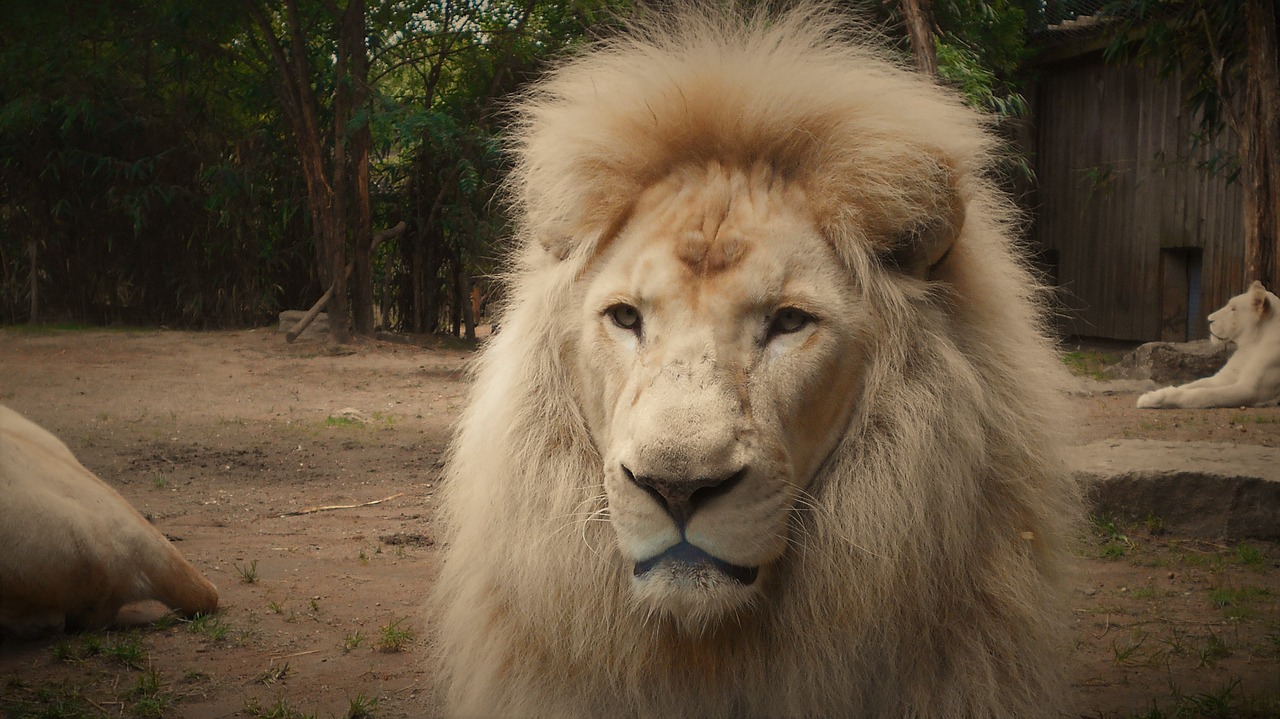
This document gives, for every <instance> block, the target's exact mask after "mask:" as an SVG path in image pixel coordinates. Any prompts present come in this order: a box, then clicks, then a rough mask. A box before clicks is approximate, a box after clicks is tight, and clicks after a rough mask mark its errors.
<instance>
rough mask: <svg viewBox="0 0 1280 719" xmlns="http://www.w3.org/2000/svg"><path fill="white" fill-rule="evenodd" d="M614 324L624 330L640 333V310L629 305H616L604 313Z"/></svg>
mask: <svg viewBox="0 0 1280 719" xmlns="http://www.w3.org/2000/svg"><path fill="white" fill-rule="evenodd" d="M604 313H605V314H607V315H609V319H611V320H613V323H614V324H615V325H617V326H619V327H621V328H622V329H624V330H631V331H632V332H639V331H640V310H638V309H636V308H634V307H632V306H631V305H627V304H616V305H614V306H612V307H610V308H609V309H607V310H605V311H604Z"/></svg>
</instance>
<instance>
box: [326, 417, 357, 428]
mask: <svg viewBox="0 0 1280 719" xmlns="http://www.w3.org/2000/svg"><path fill="white" fill-rule="evenodd" d="M324 426H326V427H354V428H356V429H360V428H362V427H364V423H363V422H361V421H360V420H358V419H354V418H352V417H340V416H337V415H331V416H329V417H327V418H326V419H325V421H324Z"/></svg>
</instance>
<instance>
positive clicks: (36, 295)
mask: <svg viewBox="0 0 1280 719" xmlns="http://www.w3.org/2000/svg"><path fill="white" fill-rule="evenodd" d="M38 250H39V243H38V242H37V241H36V240H35V239H31V240H27V254H29V255H30V256H31V317H30V318H28V319H27V322H28V323H30V324H33V325H36V324H40V263H39V262H38V261H37V258H38Z"/></svg>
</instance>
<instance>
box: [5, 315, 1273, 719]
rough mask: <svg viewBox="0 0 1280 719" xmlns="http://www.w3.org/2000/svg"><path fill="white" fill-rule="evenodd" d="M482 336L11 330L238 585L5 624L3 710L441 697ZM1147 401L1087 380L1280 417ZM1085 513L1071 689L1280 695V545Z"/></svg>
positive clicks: (1194, 426)
mask: <svg viewBox="0 0 1280 719" xmlns="http://www.w3.org/2000/svg"><path fill="white" fill-rule="evenodd" d="M470 354H471V350H470V348H469V347H467V346H465V345H462V344H453V343H439V342H436V343H432V344H431V346H415V345H405V344H398V343H388V342H363V343H357V344H354V345H351V346H349V347H344V348H341V349H339V348H333V347H330V346H328V345H326V344H325V343H323V342H322V341H319V340H315V339H307V338H305V337H304V338H303V339H302V340H299V342H297V343H295V344H293V345H289V344H286V343H285V341H284V339H283V335H281V334H279V333H276V332H274V331H271V330H267V329H259V330H252V331H241V332H218V333H188V332H171V331H133V330H101V331H100V330H95V331H44V332H32V331H27V330H19V329H12V328H11V329H7V330H0V403H3V404H6V405H8V406H10V407H13V408H14V409H16V410H18V411H19V412H22V413H23V414H25V415H27V416H28V417H29V418H31V419H32V420H34V421H36V422H38V423H40V424H41V425H43V426H45V427H46V428H48V429H49V430H51V431H52V432H54V433H55V434H57V435H58V436H59V437H61V438H62V439H63V441H65V442H66V443H67V445H68V446H69V447H70V448H71V449H72V451H73V452H75V453H76V455H77V456H78V457H79V458H80V459H81V461H82V462H83V463H84V464H85V465H86V466H88V467H89V468H90V469H92V470H94V471H95V472H97V473H98V474H99V475H100V476H101V477H102V478H103V479H105V480H106V481H107V482H109V483H110V484H112V485H113V486H115V487H116V488H117V489H118V490H119V491H120V493H121V494H123V495H124V496H125V497H126V498H127V499H129V500H130V501H131V502H133V503H134V505H135V506H136V507H138V508H139V510H140V511H142V512H143V513H144V514H145V515H146V516H148V517H149V518H150V519H151V520H152V521H153V522H155V523H156V525H157V526H159V527H160V528H161V529H162V531H164V532H165V533H166V534H167V535H169V536H170V537H171V538H172V539H173V540H175V542H176V544H177V546H178V548H179V549H180V550H181V551H182V552H183V553H184V554H185V555H186V556H187V557H188V558H189V559H190V560H191V561H192V563H193V564H195V565H196V566H197V567H198V568H200V569H201V570H202V571H203V572H204V573H205V574H206V575H207V576H208V577H209V578H210V579H212V580H213V581H214V583H215V584H217V585H218V587H219V590H220V592H221V595H222V603H223V608H222V609H221V610H220V611H219V612H218V613H217V614H216V615H214V616H213V617H211V618H208V619H205V620H202V621H198V622H179V621H173V620H167V621H161V622H160V623H159V624H157V625H153V626H149V627H145V628H133V629H113V630H110V631H105V632H94V633H89V634H80V635H61V636H54V637H48V638H44V639H39V640H34V641H25V642H15V641H10V642H8V643H5V644H0V712H3V713H4V714H5V715H6V716H10V717H36V716H62V717H80V716H85V717H100V716H109V717H117V716H163V717H189V718H212V717H274V718H278V719H286V718H288V717H298V716H312V715H314V716H317V717H360V716H377V717H421V716H433V715H436V714H438V712H439V706H438V703H437V701H436V699H435V697H434V695H433V693H432V690H431V684H432V682H431V677H430V676H429V675H428V669H427V661H426V658H427V657H428V656H429V653H430V652H431V651H432V648H431V646H430V645H429V643H428V642H427V641H426V640H425V639H424V636H425V635H426V633H427V632H426V631H425V629H426V625H425V620H424V618H423V616H422V613H421V605H422V600H423V597H424V596H425V594H426V591H427V588H428V587H429V586H430V583H431V581H432V577H433V576H434V572H435V566H436V562H437V561H438V560H439V552H440V547H439V546H438V545H437V544H436V537H435V526H434V515H435V504H436V499H435V491H436V488H437V483H438V481H439V475H440V469H441V466H442V464H443V462H442V455H443V454H444V451H445V448H446V445H447V442H448V437H449V434H450V427H451V424H452V422H453V421H454V419H455V418H456V416H457V414H458V411H459V409H460V407H461V405H462V402H463V399H464V394H465V391H466V386H467V380H466V375H465V372H464V367H465V364H466V361H467V359H468V357H469V356H470ZM1133 402H1134V396H1133V395H1132V394H1121V395H1115V396H1098V397H1088V398H1080V399H1078V404H1079V409H1080V417H1081V420H1080V441H1081V443H1084V442H1088V441H1093V440H1096V439H1103V438H1107V437H1138V438H1153V439H1164V440H1175V441H1176V440H1208V441H1219V442H1233V443H1241V444H1264V445H1270V446H1275V445H1276V443H1277V442H1280V408H1266V409H1249V410H1194V411H1160V412H1152V411H1139V410H1137V409H1134V408H1133ZM347 410H355V413H354V414H353V413H350V412H346V411H347ZM353 417H354V418H353ZM375 502H376V503H375ZM351 505H363V506H351ZM337 507H341V508H337ZM1094 525H1095V526H1094V527H1093V529H1092V531H1091V532H1090V533H1089V534H1088V536H1086V537H1084V538H1083V539H1082V540H1081V542H1080V556H1081V559H1082V561H1081V571H1080V574H1079V577H1078V579H1077V590H1076V591H1075V592H1074V593H1073V596H1072V606H1073V610H1074V612H1075V626H1074V629H1073V632H1074V638H1075V647H1074V654H1073V657H1072V661H1071V663H1070V665H1069V666H1067V667H1064V671H1065V672H1069V673H1070V675H1071V676H1072V677H1073V680H1074V682H1075V684H1076V686H1077V687H1078V688H1079V690H1080V691H1079V696H1078V704H1077V706H1074V707H1063V711H1062V715H1063V716H1078V717H1130V716H1144V717H1145V716H1150V717H1155V716H1191V717H1195V716H1206V717H1208V716H1257V717H1275V716H1280V547H1278V546H1276V545H1274V544H1270V543H1265V542H1248V543H1244V544H1226V543H1220V542H1214V541H1205V540H1193V539H1189V538H1184V537H1176V536H1170V535H1168V534H1165V533H1163V532H1162V531H1161V528H1160V526H1159V519H1158V518H1157V517H1153V518H1151V519H1150V520H1148V522H1146V523H1144V524H1143V525H1141V526H1115V525H1114V524H1113V523H1111V522H1109V521H1107V520H1106V518H1099V519H1098V520H1097V521H1095V522H1094ZM146 609H147V608H145V607H143V608H139V610H140V611H144V613H145V610H146ZM375 702H376V704H375ZM1153 708H1155V709H1158V713H1153V712H1152V710H1153Z"/></svg>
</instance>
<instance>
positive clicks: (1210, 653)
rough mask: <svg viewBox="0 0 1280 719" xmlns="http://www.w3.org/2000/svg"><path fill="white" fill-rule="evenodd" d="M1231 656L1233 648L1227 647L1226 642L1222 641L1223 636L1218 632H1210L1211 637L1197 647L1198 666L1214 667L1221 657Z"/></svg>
mask: <svg viewBox="0 0 1280 719" xmlns="http://www.w3.org/2000/svg"><path fill="white" fill-rule="evenodd" d="M1229 656H1231V650H1230V649H1229V648H1228V647H1227V644H1226V642H1224V641H1222V637H1219V636H1218V635H1217V634H1210V635H1209V639H1208V640H1207V641H1206V642H1205V643H1204V644H1203V645H1202V646H1200V647H1199V648H1197V649H1196V658H1197V660H1198V661H1197V664H1196V667H1197V668H1199V667H1208V668H1210V669H1212V668H1213V667H1215V666H1217V664H1218V660H1219V659H1225V658H1227V657H1229Z"/></svg>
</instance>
